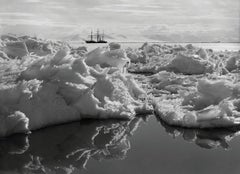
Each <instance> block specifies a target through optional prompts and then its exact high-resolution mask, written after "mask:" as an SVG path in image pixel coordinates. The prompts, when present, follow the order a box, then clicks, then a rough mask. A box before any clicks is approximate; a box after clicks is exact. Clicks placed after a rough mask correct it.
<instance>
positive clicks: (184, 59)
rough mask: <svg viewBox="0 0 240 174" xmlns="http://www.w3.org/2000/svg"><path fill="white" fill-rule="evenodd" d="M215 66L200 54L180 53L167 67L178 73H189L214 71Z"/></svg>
mask: <svg viewBox="0 0 240 174" xmlns="http://www.w3.org/2000/svg"><path fill="white" fill-rule="evenodd" d="M213 68H214V65H213V64H212V63H211V62H209V61H207V60H203V59H201V58H200V57H198V56H187V55H183V54H178V55H177V56H176V57H175V58H174V59H173V60H172V62H170V63H169V65H168V66H167V69H169V70H172V71H174V72H176V73H183V74H189V75H191V74H205V73H212V72H213Z"/></svg>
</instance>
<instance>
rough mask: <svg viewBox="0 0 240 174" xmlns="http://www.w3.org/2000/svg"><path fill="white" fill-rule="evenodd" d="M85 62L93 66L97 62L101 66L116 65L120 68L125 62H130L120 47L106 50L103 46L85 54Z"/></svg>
mask: <svg viewBox="0 0 240 174" xmlns="http://www.w3.org/2000/svg"><path fill="white" fill-rule="evenodd" d="M86 57H87V58H86V64H87V65H89V66H95V65H97V64H99V65H100V66H101V67H118V68H119V69H122V68H123V67H124V66H125V64H126V63H128V62H130V60H129V58H128V57H127V56H126V53H125V51H124V50H122V49H115V50H110V51H109V50H107V49H104V48H96V49H95V50H93V51H91V52H89V53H88V54H87V55H86Z"/></svg>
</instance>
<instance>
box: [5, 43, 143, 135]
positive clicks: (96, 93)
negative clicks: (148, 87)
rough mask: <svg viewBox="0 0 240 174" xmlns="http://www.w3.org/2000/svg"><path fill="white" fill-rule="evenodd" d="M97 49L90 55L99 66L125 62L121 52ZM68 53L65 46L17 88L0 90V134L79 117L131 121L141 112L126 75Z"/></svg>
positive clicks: (136, 91) (26, 73)
mask: <svg viewBox="0 0 240 174" xmlns="http://www.w3.org/2000/svg"><path fill="white" fill-rule="evenodd" d="M99 51H100V49H97V50H96V52H97V54H96V52H95V54H94V55H95V56H97V57H96V58H98V57H99V59H97V60H100V63H99V64H100V65H101V63H105V62H108V61H107V60H108V59H109V58H113V60H112V61H111V63H110V64H109V66H111V65H112V66H116V67H118V68H121V67H123V66H124V63H126V62H127V61H126V60H127V59H126V58H125V57H122V56H123V55H124V52H123V50H116V51H115V50H114V51H113V52H112V51H107V50H104V52H102V51H101V52H99ZM69 53H70V50H69V48H67V47H65V48H62V49H60V50H59V51H58V52H57V53H56V54H55V55H48V56H45V57H43V58H40V59H37V60H36V61H34V62H33V63H32V64H30V65H29V66H28V67H27V69H26V70H25V71H23V72H22V73H21V75H20V76H19V78H18V80H19V81H18V83H17V84H14V85H6V86H3V87H2V88H1V89H0V106H1V120H3V121H1V124H2V125H1V131H0V136H7V135H10V134H13V133H17V132H28V131H29V130H35V129H39V128H42V127H45V126H48V125H53V124H59V123H64V122H70V121H74V120H80V119H82V118H95V119H103V118H104V119H106V118H132V117H133V116H134V115H136V112H140V111H146V109H147V104H146V103H145V102H144V101H142V100H141V97H142V96H143V97H144V96H145V95H146V93H145V91H144V90H142V89H141V88H140V87H139V86H138V84H137V83H136V82H135V81H134V79H133V78H132V77H131V76H129V75H128V74H122V73H121V72H120V70H116V69H114V71H111V67H109V68H105V69H101V68H98V70H99V71H98V70H96V69H94V68H93V67H91V66H88V65H87V64H86V63H85V59H84V58H81V57H77V58H76V57H73V56H72V55H70V54H69ZM98 53H99V54H98ZM90 55H91V54H90ZM115 56H116V57H115ZM114 58H116V59H114ZM89 59H90V57H89V56H87V58H86V62H88V63H89ZM102 59H103V60H102ZM119 59H120V61H118V60H119ZM122 59H123V60H122ZM125 59H126V60H125ZM91 60H93V59H91ZM115 60H116V61H115ZM96 64H98V63H97V62H96V63H92V64H91V65H96ZM109 72H111V73H109ZM9 120H10V121H9Z"/></svg>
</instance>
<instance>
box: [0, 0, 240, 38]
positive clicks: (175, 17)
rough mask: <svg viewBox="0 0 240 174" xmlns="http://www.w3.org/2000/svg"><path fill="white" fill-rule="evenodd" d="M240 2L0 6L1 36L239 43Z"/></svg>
mask: <svg viewBox="0 0 240 174" xmlns="http://www.w3.org/2000/svg"><path fill="white" fill-rule="evenodd" d="M239 13H240V1H239V0H134V1H133V0H0V33H15V34H29V35H37V36H40V37H44V38H61V37H64V36H69V35H73V34H80V35H83V37H84V36H86V35H87V34H88V33H89V32H90V30H91V29H93V30H96V29H97V28H99V29H100V30H104V31H105V33H106V34H109V35H114V36H120V35H124V36H126V37H127V38H128V39H137V38H138V39H141V38H142V39H143V38H145V39H155V40H163V41H191V42H192V41H225V42H232V41H234V42H239V41H240V14H239Z"/></svg>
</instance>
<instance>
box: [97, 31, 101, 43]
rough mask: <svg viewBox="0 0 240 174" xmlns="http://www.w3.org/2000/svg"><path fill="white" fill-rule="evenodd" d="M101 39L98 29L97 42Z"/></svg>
mask: <svg viewBox="0 0 240 174" xmlns="http://www.w3.org/2000/svg"><path fill="white" fill-rule="evenodd" d="M100 40H101V38H100V35H99V29H97V42H99V41H100Z"/></svg>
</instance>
